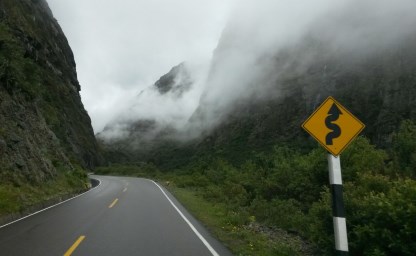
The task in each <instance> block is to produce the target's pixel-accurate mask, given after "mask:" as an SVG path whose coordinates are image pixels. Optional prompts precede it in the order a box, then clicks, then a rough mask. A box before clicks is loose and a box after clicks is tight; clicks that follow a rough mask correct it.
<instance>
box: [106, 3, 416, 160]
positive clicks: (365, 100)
mask: <svg viewBox="0 0 416 256" xmlns="http://www.w3.org/2000/svg"><path fill="white" fill-rule="evenodd" d="M371 3H372V1H366V2H364V3H361V4H360V5H358V4H357V3H344V4H345V5H336V4H334V5H330V6H329V7H327V9H325V8H323V9H317V10H314V11H310V10H307V8H303V9H291V11H293V10H296V11H297V12H300V13H302V10H303V11H305V13H304V15H303V16H293V15H290V16H288V15H287V14H285V13H284V12H285V9H281V10H279V12H282V13H281V17H279V16H276V15H275V14H274V11H276V10H278V9H276V8H275V9H273V8H270V5H273V6H274V5H276V7H283V8H291V6H290V5H289V4H287V6H289V7H285V6H280V5H279V4H278V3H274V4H272V3H270V5H267V4H264V5H255V6H251V5H250V4H247V5H242V6H240V7H241V9H240V10H238V12H236V13H235V14H234V16H233V17H231V18H230V21H229V23H228V25H227V27H226V28H225V29H224V31H223V34H222V36H221V39H220V41H219V43H218V46H217V48H216V49H215V51H214V55H213V58H212V60H211V63H210V68H209V72H208V74H207V77H206V79H205V80H204V84H205V86H204V87H203V90H202V92H201V94H200V95H199V102H198V105H197V106H196V107H195V109H194V110H193V112H192V114H191V115H189V118H187V119H186V122H185V124H184V125H182V126H181V127H179V128H176V129H171V130H170V131H166V130H163V131H164V132H163V133H159V131H158V129H159V128H158V127H160V125H158V123H157V122H156V123H154V126H153V127H152V128H151V130H152V131H153V132H155V133H154V134H153V135H152V138H154V139H152V140H150V141H151V142H153V143H154V142H156V141H157V143H156V144H157V145H160V146H158V147H154V144H153V146H152V147H150V148H149V147H147V145H144V144H140V143H133V145H135V146H134V147H131V146H128V145H127V144H124V147H121V148H123V150H125V152H129V155H131V156H134V157H133V159H136V160H137V159H139V160H149V161H153V162H156V163H159V164H161V163H166V162H169V161H174V162H187V161H191V157H192V156H194V157H198V156H204V155H206V154H208V155H212V154H214V155H218V156H221V157H225V158H227V159H235V161H236V162H239V161H240V160H243V159H246V158H247V157H250V156H251V155H252V154H253V152H255V151H265V150H266V151H267V150H268V149H270V148H271V147H272V146H273V145H276V144H285V143H287V144H290V145H292V146H296V145H297V146H299V147H300V148H303V149H305V150H307V149H308V148H310V147H311V146H313V145H315V144H314V142H312V140H310V139H309V138H308V137H307V135H306V134H305V133H304V132H303V131H302V130H301V128H300V125H301V123H302V122H303V121H304V120H305V119H306V118H307V117H308V115H310V114H311V113H312V112H313V110H314V109H315V108H316V107H318V106H319V104H320V103H321V102H322V101H323V100H325V98H326V97H327V96H329V95H331V96H333V97H335V98H336V99H337V100H339V101H340V102H341V103H342V104H343V105H345V106H346V107H347V108H348V109H349V110H350V111H351V112H352V113H353V114H354V115H356V116H357V117H358V118H359V119H360V120H362V121H363V122H364V123H365V124H366V126H367V127H366V129H365V131H364V135H366V136H368V137H369V138H370V139H371V140H372V141H373V143H375V144H377V145H379V146H382V147H388V146H389V140H390V138H391V134H392V133H393V132H394V131H395V130H396V129H397V127H398V126H399V124H400V122H401V121H402V120H404V119H413V120H414V119H416V112H415V107H416V101H415V99H416V85H415V83H416V80H415V75H414V74H416V73H415V71H416V47H415V43H416V30H415V29H414V26H412V25H411V24H414V22H415V21H416V20H415V19H414V17H413V14H411V13H410V12H409V11H408V10H409V8H407V9H406V5H405V4H403V5H391V4H390V3H388V2H387V1H381V2H378V5H377V8H371V7H372V6H373V5H371ZM409 4H410V3H409ZM410 5H412V4H410ZM292 7H293V6H292ZM410 9H411V8H410ZM247 13H251V14H252V15H247ZM302 14H303V13H302ZM297 17H303V18H302V19H301V18H297ZM397 17H400V19H398V18H397ZM278 21H280V23H278ZM276 22H277V23H276ZM288 24H290V25H291V27H288ZM289 28H291V29H289ZM250 36H251V37H250ZM249 37H250V38H249ZM164 77H169V76H168V75H166V76H164ZM183 97H184V98H186V97H187V94H184V95H183ZM152 104H155V105H157V104H158V103H157V102H154V103H152ZM132 113H134V112H132ZM133 119H134V118H133ZM138 119H139V120H140V116H137V117H136V120H138ZM138 137H139V138H140V137H143V134H142V133H136V134H134V135H133V136H132V134H130V136H129V135H128V136H127V137H124V140H126V141H134V140H136V138H138ZM167 137H168V138H169V140H165V138H167ZM161 141H165V142H166V143H162V142H161ZM175 141H176V142H175ZM110 144H111V143H110ZM110 147H111V145H110ZM135 148H136V149H137V148H140V152H141V153H140V154H139V153H138V152H137V151H135ZM143 152H146V154H143Z"/></svg>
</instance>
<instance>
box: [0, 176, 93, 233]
mask: <svg viewBox="0 0 416 256" xmlns="http://www.w3.org/2000/svg"><path fill="white" fill-rule="evenodd" d="M94 180H98V185H97V186H95V187H93V188H92V189H90V190H88V191H85V192H84V193H82V194H79V195H76V196H74V197H71V198H69V199H66V200H65V201H62V202H59V203H57V204H54V205H51V206H49V207H46V208H44V209H42V210H39V211H37V212H34V213H31V214H29V215H26V216H24V217H22V218H20V219H17V220H14V221H12V222H9V223H7V224H4V225H3V226H0V229H1V228H4V227H6V226H9V225H11V224H13V223H16V222H18V221H21V220H24V219H26V218H29V217H30V216H33V215H35V214H38V213H41V212H43V211H46V210H49V209H51V208H53V207H55V206H58V205H60V204H63V203H66V202H68V201H70V200H72V199H75V198H77V197H80V196H82V195H84V194H86V193H88V192H90V191H93V190H94V189H96V188H98V187H99V186H101V180H99V179H94Z"/></svg>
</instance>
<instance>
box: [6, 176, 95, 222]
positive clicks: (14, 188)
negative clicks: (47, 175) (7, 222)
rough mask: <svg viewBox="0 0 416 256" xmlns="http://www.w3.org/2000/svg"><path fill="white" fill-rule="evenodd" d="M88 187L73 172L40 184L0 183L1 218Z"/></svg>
mask: <svg viewBox="0 0 416 256" xmlns="http://www.w3.org/2000/svg"><path fill="white" fill-rule="evenodd" d="M86 188H87V184H86V182H85V180H84V179H80V178H79V177H76V176H74V175H71V174H66V175H65V174H59V175H58V177H56V178H55V179H53V180H49V181H47V182H44V183H42V184H38V185H29V184H28V183H27V184H23V185H13V184H7V183H4V184H0V218H1V217H6V216H8V215H10V214H15V213H22V212H25V211H27V210H28V209H30V208H31V207H36V206H40V205H42V204H44V203H45V202H47V201H48V200H53V199H58V198H62V197H65V196H68V195H70V194H73V193H79V192H80V191H82V190H83V189H86Z"/></svg>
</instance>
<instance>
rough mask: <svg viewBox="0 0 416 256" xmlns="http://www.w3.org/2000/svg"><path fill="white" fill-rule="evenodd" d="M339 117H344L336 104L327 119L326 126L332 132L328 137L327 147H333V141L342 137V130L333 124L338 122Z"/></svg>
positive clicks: (326, 139) (326, 140)
mask: <svg viewBox="0 0 416 256" xmlns="http://www.w3.org/2000/svg"><path fill="white" fill-rule="evenodd" d="M339 115H342V112H341V110H339V108H338V107H337V105H336V104H335V103H334V104H332V107H331V108H330V109H329V111H328V116H327V118H325V125H326V127H328V129H330V130H332V131H331V132H330V133H328V134H327V135H326V138H325V143H326V145H333V139H335V138H338V137H339V136H340V135H341V128H340V127H339V126H338V125H337V124H334V123H332V122H334V121H336V120H338V118H339Z"/></svg>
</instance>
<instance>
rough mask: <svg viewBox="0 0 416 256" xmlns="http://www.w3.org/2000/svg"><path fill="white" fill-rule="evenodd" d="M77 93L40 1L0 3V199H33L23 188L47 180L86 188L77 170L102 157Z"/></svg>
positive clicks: (68, 57) (71, 68)
mask: <svg viewBox="0 0 416 256" xmlns="http://www.w3.org/2000/svg"><path fill="white" fill-rule="evenodd" d="M79 90H80V85H79V83H78V80H77V74H76V70H75V61H74V56H73V54H72V51H71V49H70V47H69V45H68V42H67V40H66V38H65V35H64V34H63V32H62V30H61V28H60V27H59V25H58V23H57V21H56V20H55V19H54V17H53V15H52V13H51V11H50V9H49V7H48V4H47V3H46V1H45V0H36V1H33V0H2V1H1V2H0V106H1V107H0V123H1V127H0V165H1V169H0V179H1V181H2V185H1V186H2V188H4V190H3V189H0V193H1V197H2V198H3V199H8V200H10V198H7V197H8V196H11V195H13V196H18V197H20V199H21V203H22V205H24V204H32V203H33V200H32V199H33V198H32V199H31V198H28V195H24V193H25V192H23V187H25V186H27V185H31V186H34V187H36V188H39V191H42V187H40V186H41V184H43V185H44V186H45V190H46V186H47V185H46V184H49V185H51V186H52V184H54V182H58V181H59V182H61V181H63V182H64V183H65V184H66V185H67V187H63V188H62V190H67V191H68V190H71V187H72V189H81V188H82V186H84V185H83V183H84V181H85V180H83V177H84V174H83V172H82V171H81V169H85V168H92V167H94V166H95V165H96V164H97V163H98V162H99V161H100V157H99V154H98V150H97V144H96V141H95V138H94V134H93V130H92V127H91V121H90V118H89V116H88V114H87V112H86V111H85V109H84V107H83V105H82V102H81V99H80V95H79ZM63 177H66V178H63ZM77 177H78V178H77ZM70 179H72V181H73V182H72V183H71V184H67V183H66V182H65V180H70ZM61 185H62V184H61ZM5 186H10V187H8V188H7V189H6V188H5ZM19 187H22V191H21V192H18V193H17V195H15V194H13V191H14V188H19ZM33 191H35V189H34V190H33ZM36 191H38V190H36ZM55 192H56V191H55ZM61 192H62V191H61ZM33 197H34V196H33ZM6 201H7V200H6ZM8 207H9V206H8V205H7V204H6V203H4V201H3V202H2V204H0V215H1V214H2V213H3V212H7V211H9V210H10V209H9V208H10V207H9V208H8ZM16 209H20V208H16ZM16 209H15V210H16Z"/></svg>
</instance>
